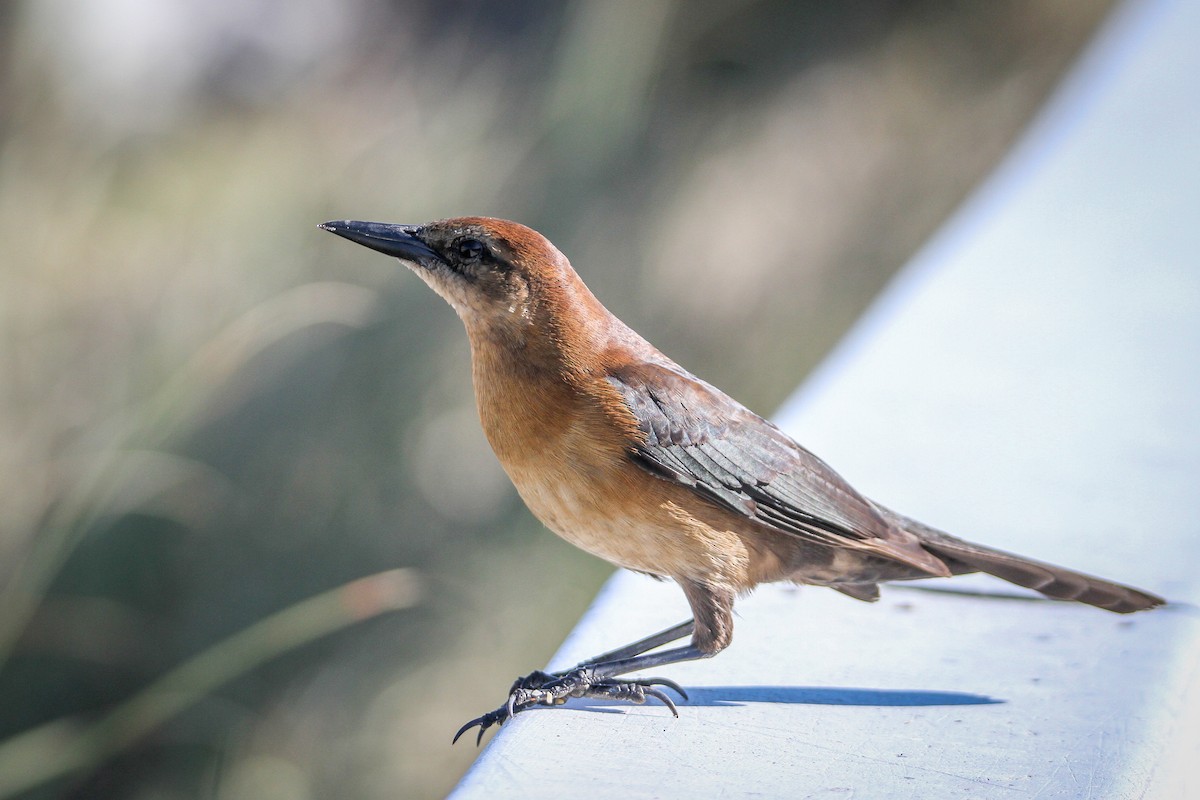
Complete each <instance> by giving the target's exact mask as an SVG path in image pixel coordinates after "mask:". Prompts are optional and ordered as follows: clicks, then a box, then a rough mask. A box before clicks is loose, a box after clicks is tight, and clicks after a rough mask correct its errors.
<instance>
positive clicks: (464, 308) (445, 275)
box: [400, 259, 471, 319]
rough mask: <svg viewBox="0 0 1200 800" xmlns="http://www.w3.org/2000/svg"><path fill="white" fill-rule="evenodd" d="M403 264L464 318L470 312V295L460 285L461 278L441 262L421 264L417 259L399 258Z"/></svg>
mask: <svg viewBox="0 0 1200 800" xmlns="http://www.w3.org/2000/svg"><path fill="white" fill-rule="evenodd" d="M400 261H401V262H402V263H403V264H404V266H406V267H408V268H409V269H410V270H412V271H413V273H414V274H415V275H416V276H417V277H418V278H420V279H421V280H422V281H424V282H425V285H427V286H428V287H429V288H430V289H433V291H435V292H436V293H437V295H438V296H439V297H441V298H442V299H443V300H445V301H446V302H447V303H449V304H450V307H451V308H453V309H454V310H455V311H456V312H457V313H458V315H459V316H460V317H463V318H464V319H466V318H467V316H468V315H469V314H470V313H471V308H470V302H469V301H470V296H469V294H468V293H467V292H466V291H465V290H464V287H463V286H462V279H461V278H460V277H459V276H458V275H455V274H454V273H453V272H451V271H450V270H449V269H447V268H446V267H445V266H444V265H442V264H429V265H426V264H422V263H420V262H418V261H409V260H407V259H400Z"/></svg>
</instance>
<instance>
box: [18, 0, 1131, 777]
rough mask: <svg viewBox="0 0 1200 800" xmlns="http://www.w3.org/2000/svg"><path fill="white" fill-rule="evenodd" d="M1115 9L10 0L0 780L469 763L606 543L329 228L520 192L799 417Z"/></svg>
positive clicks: (663, 314) (691, 349)
mask: <svg viewBox="0 0 1200 800" xmlns="http://www.w3.org/2000/svg"><path fill="white" fill-rule="evenodd" d="M1110 6H1111V4H1110V3H1109V2H1101V1H1100V0H1013V1H1012V2H1006V3H969V2H951V1H950V0H941V1H940V2H939V1H935V0H854V2H844V3H827V2H821V1H820V0H807V1H802V0H790V1H785V0H695V1H694V2H687V3H685V2H681V1H680V0H676V1H675V2H672V1H671V0H655V1H651V0H590V1H588V0H579V1H578V2H553V0H513V1H512V2H506V3H487V2H484V1H483V0H409V1H407V2H406V1H404V0H391V1H390V2H387V1H386V0H292V1H291V2H283V0H204V1H203V2H201V0H166V1H164V0H13V1H11V2H8V3H5V4H0V65H2V69H0V241H2V242H3V250H2V252H3V259H2V261H0V437H2V438H0V441H2V442H3V447H0V492H2V493H3V494H2V498H0V797H15V796H21V797H36V798H107V797H114V798H116V797H119V798H191V797H211V798H260V799H262V798H265V799H266V800H273V799H274V798H280V799H281V800H282V799H284V798H288V799H289V800H290V799H292V798H295V799H296V800H305V799H307V798H325V797H339V798H384V797H388V798H392V797H437V796H441V795H443V794H444V793H445V792H446V791H448V790H449V789H450V788H451V787H452V786H453V784H454V782H455V780H456V779H457V777H458V776H459V775H460V774H461V773H462V771H463V770H464V769H465V768H466V767H467V766H468V765H469V763H470V761H471V760H472V759H473V758H474V756H475V754H476V750H475V748H474V747H473V746H471V745H470V744H469V743H468V744H465V745H464V744H463V743H460V744H459V745H458V746H457V747H451V746H450V737H451V735H452V734H453V733H454V731H455V730H456V729H457V727H458V726H459V725H460V724H461V723H463V722H465V721H466V720H467V719H469V718H471V717H473V716H475V715H477V714H479V713H481V712H483V711H484V710H487V709H490V708H493V707H494V706H496V705H497V704H498V702H499V701H500V700H501V699H502V697H503V695H504V692H505V691H506V690H507V687H508V684H509V682H510V681H511V680H512V678H513V677H514V676H516V675H518V674H523V673H525V672H528V671H529V670H530V669H532V668H534V667H539V666H542V665H544V663H545V662H546V660H547V659H548V658H549V656H550V654H551V653H552V652H553V650H554V649H555V647H556V646H557V645H558V643H559V642H560V641H561V639H562V637H563V636H564V635H565V633H566V632H567V631H568V630H569V629H570V627H571V626H572V624H573V622H574V621H575V620H576V619H577V618H578V616H579V614H580V613H581V612H582V610H583V609H584V608H585V607H586V605H587V603H588V602H589V600H590V599H591V597H592V596H593V594H594V593H595V591H596V589H597V588H598V587H599V585H600V584H601V583H602V582H603V580H604V579H605V577H606V576H607V575H608V574H609V573H610V568H609V567H607V566H606V565H605V564H603V563H601V562H599V561H597V560H595V559H593V558H591V557H590V556H587V555H584V554H583V553H580V552H577V551H575V550H573V549H572V548H571V547H569V546H568V545H566V544H564V543H562V542H560V541H559V540H557V539H556V538H555V537H554V536H552V535H551V534H549V533H548V532H546V531H545V530H544V529H542V528H541V526H540V525H538V524H537V523H536V522H535V521H534V520H533V518H532V517H531V516H530V515H529V514H528V512H526V511H525V510H524V508H523V507H522V506H521V504H520V502H519V500H518V498H517V497H516V495H515V493H514V492H513V490H512V489H511V487H510V486H509V484H508V482H507V480H506V478H505V476H504V475H503V473H502V472H501V471H500V469H499V467H498V465H497V464H496V462H495V460H494V458H493V456H492V454H491V452H490V451H489V450H488V447H487V444H486V441H485V440H484V438H483V435H482V433H481V432H480V430H479V427H478V422H477V420H476V418H475V410H474V404H473V398H472V395H471V386H470V374H469V366H468V359H469V355H468V350H467V343H466V338H465V336H464V335H463V334H462V331H461V326H460V324H459V322H458V321H457V319H456V318H455V317H454V315H453V313H452V312H451V311H450V309H449V308H448V307H446V305H445V304H444V303H443V302H442V301H441V300H440V299H438V298H437V297H435V296H434V295H433V294H432V293H431V292H430V291H429V290H428V289H427V288H426V287H425V286H424V285H423V284H422V283H421V282H420V281H418V280H416V279H415V278H414V277H413V276H411V275H409V274H408V273H407V271H406V270H404V269H403V268H402V267H400V266H399V265H398V264H397V262H395V261H393V260H389V259H386V258H383V257H382V256H379V255H378V254H374V253H371V252H369V251H368V250H366V249H364V248H360V247H355V246H352V245H350V244H349V243H347V242H345V241H342V240H340V239H337V238H336V237H333V236H330V235H329V234H327V233H323V232H321V231H319V230H318V229H317V228H316V224H317V223H319V222H322V221H324V220H326V219H335V218H336V219H340V218H346V217H351V218H358V219H369V220H384V221H397V222H423V221H427V220H431V219H435V218H440V217H446V216H459V215H464V214H485V215H492V216H501V217H506V218H510V219H515V220H519V221H521V222H524V223H526V224H529V225H531V226H533V227H535V228H537V229H539V230H541V231H542V232H543V233H545V234H546V235H547V236H549V237H550V239H551V240H553V241H554V242H555V243H556V244H557V245H558V246H559V247H560V248H561V249H562V250H564V251H565V252H566V253H567V254H568V255H569V256H570V258H571V259H572V261H573V263H574V264H575V266H576V268H577V269H578V270H579V272H580V273H581V274H582V275H583V277H584V279H585V280H586V281H587V282H588V283H589V284H590V286H591V287H592V289H593V290H594V291H595V292H596V294H597V295H598V296H599V297H600V298H601V299H602V300H603V301H604V302H605V303H606V304H607V305H608V306H609V307H610V308H611V309H612V310H613V311H614V312H616V313H617V314H618V316H621V317H623V318H624V319H625V320H626V321H628V322H629V323H631V324H632V325H633V327H635V328H636V329H638V330H639V331H641V332H642V333H643V334H645V335H646V336H647V337H648V338H649V339H651V340H652V341H654V342H655V343H656V344H658V345H659V346H660V347H661V348H662V349H664V350H665V351H667V352H668V353H669V354H671V355H672V356H673V357H675V358H676V359H677V360H678V361H680V362H681V363H683V364H684V365H685V366H687V367H688V368H689V369H691V370H693V371H695V372H697V373H698V374H700V375H701V376H702V377H704V378H706V379H708V380H710V381H712V382H714V383H716V384H718V385H721V386H722V387H723V388H725V389H727V390H729V391H730V392H731V393H732V394H734V395H735V396H736V397H738V398H739V399H741V400H742V401H743V402H745V403H746V404H747V405H749V406H751V407H752V408H754V409H755V410H757V411H759V412H760V413H764V414H769V413H770V412H771V411H772V410H773V408H774V407H775V406H776V405H777V404H778V403H779V402H780V401H781V400H782V399H783V398H784V397H785V396H786V395H787V394H788V393H789V392H790V391H791V390H792V389H794V388H795V386H796V385H797V384H798V383H799V382H800V381H801V380H802V379H803V377H804V375H805V373H806V371H808V370H809V369H810V368H811V367H812V366H813V365H814V364H815V363H816V362H817V361H818V360H819V359H820V358H821V356H822V354H823V353H824V352H826V350H827V349H828V348H829V347H830V346H831V345H832V344H833V343H835V342H836V341H837V339H838V338H839V336H840V335H841V334H842V333H843V332H844V331H845V329H846V327H847V326H848V325H849V324H851V323H852V322H853V320H854V319H855V317H856V316H857V315H858V314H859V313H860V312H861V311H862V309H863V308H864V307H865V305H866V304H867V303H869V302H870V300H871V298H872V297H873V296H874V294H875V293H876V292H877V291H878V290H879V289H880V287H881V286H882V285H883V284H884V283H885V282H886V280H887V279H888V277H889V275H890V274H891V273H893V272H894V271H895V270H896V269H897V268H899V267H900V266H902V265H903V264H904V262H905V260H906V259H907V258H908V256H909V255H911V254H912V253H913V251H914V250H915V249H916V248H917V247H919V246H920V244H921V243H922V242H923V241H924V240H925V238H926V237H927V236H928V235H929V234H930V233H931V232H932V231H934V230H935V229H936V228H937V226H938V224H939V223H940V222H941V221H942V220H943V219H944V218H945V217H946V215H947V214H948V213H950V212H951V211H952V210H953V209H954V208H955V206H956V204H957V203H958V202H959V201H960V200H961V199H962V198H963V196H964V195H965V194H966V193H967V192H968V191H969V190H970V188H971V187H972V186H973V185H974V184H975V183H977V182H978V181H979V180H980V179H981V178H982V177H983V176H984V175H986V174H987V172H988V171H989V169H990V168H991V167H992V166H993V165H994V164H995V162H996V161H997V159H998V158H1000V157H1001V156H1002V155H1003V154H1004V152H1005V150H1006V149H1007V147H1008V146H1009V145H1010V144H1011V142H1012V141H1013V139H1014V137H1015V136H1016V135H1017V133H1018V132H1019V131H1020V130H1021V128H1022V127H1023V125H1024V124H1025V123H1026V122H1027V121H1028V120H1029V118H1030V117H1031V115H1032V114H1033V113H1034V112H1035V111H1036V109H1037V108H1038V106H1039V105H1040V103H1041V102H1042V101H1043V100H1044V98H1045V96H1046V95H1047V93H1048V92H1049V91H1051V90H1052V89H1053V87H1054V85H1055V83H1056V81H1058V80H1059V79H1060V78H1061V76H1062V73H1063V71H1064V70H1065V69H1066V67H1067V66H1068V65H1069V64H1070V63H1071V61H1072V60H1073V58H1074V57H1075V56H1076V55H1077V54H1078V52H1079V50H1080V48H1081V47H1082V46H1083V44H1084V43H1086V41H1087V40H1088V38H1089V36H1090V35H1091V33H1092V32H1093V31H1094V29H1095V26H1097V25H1098V24H1099V23H1100V22H1101V21H1102V20H1103V17H1104V15H1105V14H1106V13H1107V12H1108V11H1109V9H1110ZM368 576H375V577H368ZM360 579H361V580H360ZM351 582H353V583H351ZM331 591H332V592H333V594H323V593H328V592H331ZM310 598H316V599H310Z"/></svg>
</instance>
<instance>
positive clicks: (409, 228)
mask: <svg viewBox="0 0 1200 800" xmlns="http://www.w3.org/2000/svg"><path fill="white" fill-rule="evenodd" d="M317 227H318V228H321V229H322V230H326V231H329V232H330V233H336V234H337V235H338V236H341V237H343V238H345V239H349V240H350V241H352V242H356V243H358V244H361V245H363V246H364V247H369V248H371V249H372V250H378V251H379V252H381V253H383V254H384V255H389V256H394V257H395V258H400V259H404V260H405V261H415V262H417V263H418V264H428V262H430V261H443V262H444V259H443V258H442V257H441V256H439V255H438V254H437V252H436V251H435V250H433V249H432V248H430V247H429V245H427V244H425V243H424V242H423V241H421V240H420V239H418V238H417V236H416V232H417V231H418V230H420V226H419V225H393V224H392V223H389V222H357V221H355V220H350V219H343V220H338V221H336V222H324V223H322V224H320V225H318V226H317Z"/></svg>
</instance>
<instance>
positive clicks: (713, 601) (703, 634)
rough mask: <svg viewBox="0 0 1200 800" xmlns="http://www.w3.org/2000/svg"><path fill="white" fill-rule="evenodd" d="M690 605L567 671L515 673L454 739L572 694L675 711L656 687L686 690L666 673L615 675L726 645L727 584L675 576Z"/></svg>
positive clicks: (715, 650) (691, 658) (730, 606)
mask: <svg viewBox="0 0 1200 800" xmlns="http://www.w3.org/2000/svg"><path fill="white" fill-rule="evenodd" d="M679 585H680V587H681V588H682V589H683V592H684V594H685V595H687V599H688V605H690V606H691V607H692V619H690V620H688V621H687V622H681V623H680V624H678V625H676V626H674V627H672V628H667V629H666V630H665V631H660V632H659V633H656V634H654V635H652V636H647V637H646V638H645V639H639V640H638V641H636V642H634V643H633V644H630V645H626V646H625V647H619V648H617V649H616V650H611V651H609V652H607V653H604V654H602V655H599V656H596V657H595V658H591V659H588V660H587V661H584V662H582V663H580V664H579V665H578V666H576V667H575V668H574V669H570V670H567V671H566V672H559V673H548V672H541V671H538V672H535V673H532V674H530V675H526V676H525V677H524V678H518V679H517V681H516V683H514V684H513V686H512V689H510V690H509V693H508V702H507V703H505V704H504V705H502V706H501V707H500V708H497V709H496V710H495V711H489V712H488V713H486V714H484V715H483V716H481V717H476V718H475V719H473V720H471V721H470V722H468V723H467V724H466V725H463V726H462V727H461V728H459V729H458V733H456V734H455V735H454V741H458V739H459V737H460V736H462V735H463V734H464V733H466V732H467V731H468V730H470V729H471V728H473V727H476V726H478V728H479V735H478V736H477V737H476V738H475V743H476V744H478V743H479V742H480V741H481V740H482V739H483V732H484V731H485V730H487V729H488V728H490V727H492V726H493V725H503V724H504V723H505V722H507V721H508V720H509V719H511V718H512V717H513V715H515V714H518V713H520V712H521V711H524V710H525V709H528V708H532V707H533V706H535V705H546V706H554V705H561V704H562V703H565V702H566V701H567V700H568V699H569V698H571V697H600V698H606V699H610V700H627V701H630V702H634V703H644V702H646V698H647V697H654V698H656V699H658V700H661V701H662V702H663V703H664V704H665V705H666V706H667V707H668V708H669V709H671V713H672V714H674V715H675V716H677V717H678V716H679V712H678V711H677V710H676V709H675V703H673V702H672V701H671V699H670V698H669V697H668V696H667V695H666V694H665V693H664V692H663V691H662V690H661V689H658V688H656V687H658V686H665V687H667V688H669V689H672V690H674V691H676V692H678V693H679V696H680V697H682V698H683V699H684V700H686V699H687V693H686V692H684V691H683V689H682V688H681V687H680V686H679V685H678V684H676V683H675V682H674V681H669V680H667V679H665V678H644V679H634V680H626V681H620V680H616V678H617V677H618V676H620V675H625V674H626V673H630V672H635V671H637V670H640V669H649V668H650V667H661V666H665V665H667V664H678V663H680V662H682V661H695V660H697V659H701V658H709V657H711V656H714V655H716V654H717V653H719V652H720V651H721V650H723V649H724V648H725V647H727V646H728V645H729V642H730V639H731V638H732V633H733V598H734V593H733V590H732V589H731V588H729V587H728V586H719V585H718V586H714V585H711V584H703V583H698V582H695V581H687V580H679ZM689 633H690V634H691V635H692V642H691V644H689V645H688V646H686V647H676V648H674V649H672V650H664V651H662V652H660V653H647V652H646V651H648V650H653V649H654V648H656V647H660V646H661V645H664V644H668V643H670V642H673V641H676V640H677V639H681V638H683V637H684V636H687V635H688V634H689Z"/></svg>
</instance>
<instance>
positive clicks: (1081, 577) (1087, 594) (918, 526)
mask: <svg viewBox="0 0 1200 800" xmlns="http://www.w3.org/2000/svg"><path fill="white" fill-rule="evenodd" d="M881 510H883V511H885V513H887V514H888V515H889V516H891V517H892V518H893V519H894V520H895V521H896V522H897V523H899V524H900V525H901V527H903V528H904V529H905V530H907V531H909V532H910V533H913V534H915V535H916V536H917V537H919V538H920V539H921V545H922V546H923V547H924V548H925V549H926V550H928V551H929V552H931V553H933V554H934V555H935V556H937V557H938V558H940V559H942V560H943V561H945V562H946V566H948V567H950V571H951V572H953V573H954V574H955V575H963V574H966V573H968V572H986V573H987V574H989V575H995V576H996V577H997V578H1002V579H1004V580H1006V581H1008V582H1009V583H1015V584H1016V585H1018V586H1024V587H1025V588H1027V589H1033V590H1034V591H1035V592H1041V593H1042V594H1044V595H1046V596H1047V597H1052V598H1054V599H1055V600H1074V601H1076V602H1079V603H1087V604H1088V605H1090V606H1096V608H1103V609H1106V610H1108V611H1115V612H1116V613H1118V614H1129V613H1131V612H1133V611H1143V610H1145V609H1148V608H1155V607H1156V606H1161V605H1163V604H1164V603H1166V600H1164V599H1163V598H1161V597H1158V596H1157V595H1153V594H1150V593H1149V592H1143V591H1142V590H1141V589H1134V588H1133V587H1132V586H1123V585H1121V584H1119V583H1113V582H1112V581H1106V580H1104V579H1103V578H1096V577H1093V576H1092V575H1085V574H1083V573H1082V572H1075V571H1074V570H1070V569H1064V568H1063V567H1056V566H1054V565H1053V564H1046V563H1043V562H1041V561H1034V560H1033V559H1029V558H1024V557H1022V556H1018V555H1013V554H1012V553H1005V552H1004V551H1002V550H993V549H992V548H990V547H984V546H983V545H979V544H974V543H972V542H965V541H963V540H962V539H957V538H955V537H953V536H951V535H950V534H948V533H945V532H943V531H939V530H937V529H936V528H931V527H929V526H928V525H925V524H924V523H921V522H917V521H916V520H914V519H909V518H908V517H905V516H903V515H901V514H897V513H896V512H894V511H890V510H887V509H882V508H881Z"/></svg>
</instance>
